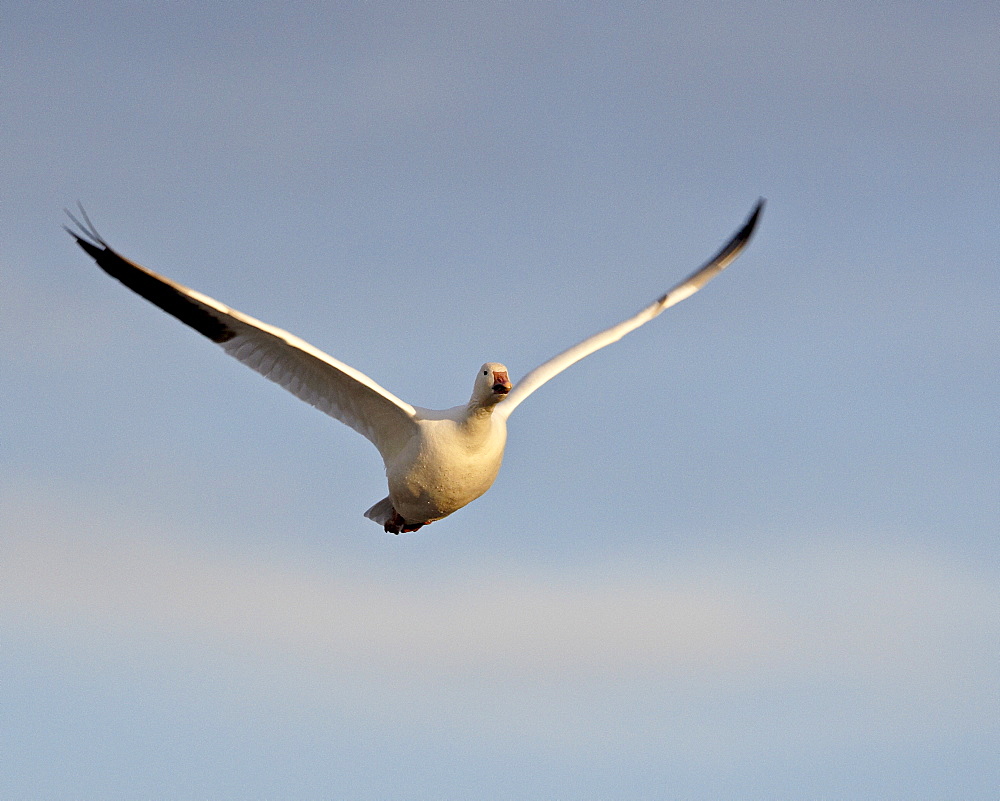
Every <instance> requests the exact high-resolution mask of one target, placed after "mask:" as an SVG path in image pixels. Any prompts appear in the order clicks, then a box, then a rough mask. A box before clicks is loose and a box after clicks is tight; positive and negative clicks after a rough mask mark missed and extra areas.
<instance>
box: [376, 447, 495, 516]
mask: <svg viewBox="0 0 1000 801" xmlns="http://www.w3.org/2000/svg"><path fill="white" fill-rule="evenodd" d="M503 446H504V441H503V438H500V439H499V440H498V441H487V442H483V443H461V447H456V443H455V442H454V441H452V440H451V438H446V439H445V441H444V442H442V441H440V439H439V438H436V437H429V438H426V439H424V440H423V441H421V442H419V443H417V447H416V448H414V449H411V451H410V452H409V453H404V454H400V458H399V459H398V460H396V463H395V464H392V465H386V474H387V477H388V479H389V497H390V498H391V499H392V505H393V508H395V510H396V511H397V512H398V513H399V514H400V515H402V516H403V518H404V519H405V520H407V521H410V522H418V523H428V522H430V521H432V520H440V519H441V518H442V517H447V516H448V515H450V514H451V513H452V512H454V511H456V510H458V509H461V508H462V507H463V506H465V505H466V504H468V503H471V502H472V501H474V500H475V499H476V498H478V497H479V496H480V495H482V494H483V493H484V492H486V490H488V489H489V488H490V487H491V486H493V482H494V481H495V480H496V477H497V473H498V472H499V471H500V464H501V462H502V461H503Z"/></svg>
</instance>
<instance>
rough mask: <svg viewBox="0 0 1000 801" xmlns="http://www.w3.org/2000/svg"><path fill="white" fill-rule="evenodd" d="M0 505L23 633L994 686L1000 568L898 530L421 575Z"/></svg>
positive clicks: (590, 677) (363, 661) (323, 659)
mask: <svg viewBox="0 0 1000 801" xmlns="http://www.w3.org/2000/svg"><path fill="white" fill-rule="evenodd" d="M3 505H4V507H5V508H4V511H5V516H4V517H5V523H4V524H2V525H0V528H2V529H4V531H3V542H4V546H3V558H2V560H0V615H2V617H3V619H5V620H6V621H7V623H8V625H10V624H16V625H17V626H26V627H27V628H29V629H30V630H32V631H33V632H34V634H35V635H44V636H51V637H56V638H58V637H59V636H61V634H60V633H65V632H67V631H71V632H76V633H77V634H86V633H88V632H89V633H91V634H93V635H94V636H96V637H99V638H100V639H105V640H106V639H107V638H109V637H110V638H112V639H116V640H121V641H123V642H126V643H127V642H130V641H133V642H140V643H141V642H147V643H148V642H150V641H153V642H157V643H159V644H160V646H164V645H169V647H171V648H173V647H181V648H183V647H185V646H191V647H197V648H208V649H216V650H219V651H222V652H231V653H235V652H259V653H269V654H281V658H282V659H284V660H286V661H289V662H291V663H298V664H299V665H300V666H302V667H307V668H308V669H310V670H319V671H321V672H322V673H325V674H329V675H355V676H364V675H371V674H382V675H390V674H395V675H405V676H406V677H408V679H407V680H408V681H418V682H419V681H420V680H421V679H422V677H423V678H429V679H430V680H432V681H436V680H438V679H440V678H441V677H442V676H449V677H452V678H462V677H483V676H490V677H492V678H493V680H497V681H517V682H529V683H541V684H547V683H550V682H561V681H567V680H572V681H579V682H590V681H604V680H611V679H614V680H627V681H657V680H661V679H662V680H669V681H672V682H677V681H681V682H695V683H697V684H699V685H706V684H707V685H713V684H715V683H723V684H725V683H727V682H732V681H758V680H761V679H764V678H767V677H772V678H773V677H776V676H781V675H795V676H798V677H800V678H802V677H805V678H809V679H816V678H826V679H836V680H839V681H853V680H857V679H858V678H859V677H866V678H867V679H870V680H872V681H875V682H878V683H880V684H882V683H884V684H885V685H886V686H895V687H897V688H899V687H904V688H908V690H909V691H920V690H921V688H925V689H926V688H928V687H933V686H934V685H936V684H937V683H938V682H947V681H951V682H961V683H962V684H963V686H966V687H970V688H973V689H974V688H975V686H977V685H980V687H979V688H980V689H982V688H983V687H982V685H983V684H984V682H985V684H987V685H988V684H995V683H996V682H995V679H994V678H991V677H992V676H993V671H992V670H991V667H990V666H991V665H995V664H996V660H997V657H998V648H997V646H996V643H997V642H1000V595H998V593H997V592H996V590H995V587H996V586H997V576H996V575H993V574H992V573H991V572H990V570H988V569H983V568H980V567H976V566H972V565H967V564H961V563H959V562H957V561H954V560H949V559H946V558H942V557H941V556H940V555H934V554H930V553H926V552H921V551H919V550H918V549H915V548H910V547H908V546H906V545H905V543H904V542H902V541H899V540H897V541H896V542H895V544H894V545H893V546H892V547H883V548H877V547H875V546H865V545H862V544H861V543H860V540H858V539H857V538H847V539H840V540H837V539H831V538H830V537H829V535H827V536H826V538H825V540H826V542H827V543H830V544H817V546H816V547H815V548H811V549H807V550H798V551H792V552H771V553H770V554H754V555H750V556H749V557H748V555H747V554H746V553H742V554H738V555H730V556H724V555H720V554H714V555H709V556H700V557H698V556H691V555H690V554H688V555H686V556H685V555H680V556H679V557H675V558H674V560H673V561H672V562H666V561H662V560H660V559H652V560H651V561H650V562H649V563H644V564H635V563H631V562H623V563H620V564H601V565H587V566H583V567H580V566H577V567H575V568H566V569H565V570H562V571H555V572H551V571H550V572H546V571H542V570H538V569H524V568H521V567H519V566H517V565H514V564H507V565H500V566H497V568H496V569H495V571H493V572H491V573H490V574H488V575H487V574H484V573H483V572H482V571H481V570H479V569H476V570H465V569H463V567H462V566H461V565H449V566H448V568H447V571H444V570H442V572H439V573H434V574H432V575H428V574H426V573H421V574H420V575H419V576H417V577H414V576H407V575H401V574H399V572H398V571H387V570H380V569H378V568H376V567H373V566H372V565H370V564H369V565H367V566H365V565H363V564H361V563H359V562H357V561H355V562H354V563H353V564H351V565H347V566H341V567H339V568H337V569H336V571H335V572H331V570H330V569H329V568H328V566H327V565H321V566H315V565H310V564H307V563H305V561H304V560H303V559H302V558H301V557H295V556H292V555H289V554H285V555H284V556H281V555H279V556H274V555H273V554H271V555H264V554H261V553H260V552H259V550H254V549H253V548H249V547H248V548H247V549H246V550H245V551H237V550H236V549H235V548H233V547H230V548H229V549H221V548H220V549H216V550H209V549H206V548H204V547H199V546H195V545H192V544H190V542H189V541H185V540H184V539H183V538H182V537H181V536H179V535H177V534H176V533H174V534H173V535H172V534H170V533H167V532H153V531H135V532H125V531H122V530H121V529H120V528H118V529H116V528H115V527H114V526H112V525H111V524H108V525H107V526H105V525H104V524H102V523H101V521H99V520H93V519H91V520H90V522H88V523H87V524H86V525H84V526H80V525H79V524H74V523H73V522H72V521H69V520H67V519H58V518H57V517H56V516H54V515H52V514H50V513H47V512H44V511H40V510H39V509H38V508H37V507H34V506H33V505H31V504H17V503H14V502H13V501H11V500H9V499H8V500H7V501H6V502H5V503H4V504H3ZM119 525H121V524H119ZM819 541H820V540H819V538H817V542H819Z"/></svg>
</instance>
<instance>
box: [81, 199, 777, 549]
mask: <svg viewBox="0 0 1000 801" xmlns="http://www.w3.org/2000/svg"><path fill="white" fill-rule="evenodd" d="M763 206H764V201H763V200H760V201H759V202H758V203H757V206H756V207H755V208H754V210H753V212H752V213H751V214H750V216H749V218H748V219H747V221H746V223H745V224H744V225H743V227H742V228H741V229H740V230H739V231H738V232H737V233H736V234H735V235H734V236H733V238H732V239H731V240H730V241H729V242H728V243H726V245H725V246H724V247H723V248H722V249H721V250H720V251H719V252H718V253H717V254H716V255H715V256H714V257H713V258H712V259H711V260H709V261H708V262H707V263H706V264H705V265H704V266H703V267H701V268H700V269H698V270H696V271H695V272H694V273H692V274H691V275H690V276H689V277H688V278H686V279H684V280H683V281H681V282H680V283H679V284H677V285H676V286H675V287H674V288H673V289H671V290H670V291H669V292H667V293H666V294H665V295H663V296H661V297H660V298H658V299H657V300H655V301H654V302H653V303H652V304H650V305H649V306H647V307H646V308H645V309H643V310H642V311H640V312H639V313H638V314H636V315H635V316H634V317H629V318H628V319H627V320H624V321H623V322H620V323H618V324H617V325H614V326H612V327H611V328H608V329H607V330H605V331H601V332H600V333H599V334H595V335H594V336H592V337H590V338H588V339H585V340H584V341H583V342H581V343H579V344H578V345H574V346H573V347H571V348H569V349H568V350H565V351H563V352H562V353H560V354H559V355H558V356H556V357H555V358H552V359H550V360H549V361H547V362H545V364H543V365H541V366H539V367H536V368H535V369H534V370H532V371H531V372H530V373H528V374H527V375H526V376H525V377H524V378H522V379H521V380H520V381H519V382H518V383H517V385H516V386H514V387H513V388H512V387H511V382H510V379H509V378H508V375H507V368H506V367H504V366H503V365H502V364H498V363H496V362H487V363H486V364H484V365H483V366H482V367H480V368H479V372H478V374H477V375H476V382H475V385H474V386H473V389H472V397H471V398H470V399H469V402H468V403H467V404H465V405H462V406H455V407H454V408H452V409H445V410H444V411H433V410H430V409H422V408H420V407H418V406H411V405H410V404H409V403H406V402H405V401H402V400H400V399H399V398H397V397H396V396H395V395H393V394H392V393H391V392H389V391H388V390H386V389H383V388H382V387H380V386H379V385H378V384H376V383H375V382H374V381H372V380H371V379H370V378H369V377H368V376H366V375H364V374H363V373H361V372H359V371H357V370H355V369H354V368H353V367H349V366H348V365H346V364H344V363H342V362H339V361H337V360H336V359H334V358H333V357H332V356H328V355H327V354H325V353H323V352H322V351H320V350H317V349H316V348H314V347H313V346H312V345H310V344H309V343H308V342H305V341H303V340H301V339H299V338H298V337H296V336H294V335H293V334H290V333H288V332H287V331H282V330H281V329H280V328H275V327H274V326H270V325H268V324H267V323H262V322H261V321H260V320H255V319H254V318H252V317H249V316H247V315H245V314H242V313H241V312H238V311H236V310H235V309H230V308H229V307H228V306H225V305H223V304H222V303H219V302H218V301H217V300H213V299H212V298H210V297H207V296H206V295H202V294H201V293H200V292H196V291H195V290H193V289H188V288H187V287H185V286H181V285H180V284H177V283H174V282H173V281H171V280H169V279H167V278H164V277H162V276H160V275H157V274H156V273H154V272H152V271H150V270H147V269H146V268H145V267H141V266H140V265H138V264H136V263H135V262H131V261H129V260H128V259H126V258H124V257H123V256H121V255H119V254H118V253H116V252H115V251H114V250H113V249H112V248H111V247H110V246H109V245H108V244H107V243H106V242H105V241H104V239H103V238H102V237H101V236H100V235H99V234H98V233H97V231H96V230H95V229H94V226H93V223H91V222H90V220H89V218H88V217H87V215H86V212H84V211H83V209H82V207H81V209H80V211H81V215H82V217H83V220H84V222H80V221H79V220H77V219H76V218H75V217H73V215H72V214H69V212H67V214H69V216H70V219H71V220H72V221H73V222H74V223H75V224H76V225H77V227H78V228H79V233H77V232H75V231H73V230H72V229H70V228H66V230H67V231H69V233H70V234H71V235H72V236H73V237H74V238H75V239H76V241H77V243H78V244H79V245H80V247H82V248H83V249H84V250H85V251H86V252H87V253H89V254H90V255H91V256H92V257H93V258H94V260H95V261H96V262H97V264H98V265H99V266H100V267H101V269H103V270H104V271H105V272H106V273H108V275H110V276H112V277H113V278H116V279H118V280H119V281H121V282H122V283H123V284H125V286H127V287H128V288H129V289H131V290H133V291H135V292H137V293H138V294H140V295H142V296H143V297H144V298H146V299H147V300H149V301H151V302H152V303H155V304H156V305H157V306H159V307H160V308H161V309H163V310H164V311H166V312H168V313H169V314H172V315H174V317H176V318H177V319H178V320H180V321H181V322H183V323H186V324H187V325H189V326H191V327H192V328H194V329H195V330H196V331H198V332H200V333H202V334H204V335H205V336H207V337H208V338H209V339H211V340H212V341H213V342H217V343H218V344H219V345H221V346H222V347H223V349H224V350H225V351H226V352H227V353H228V354H229V355H230V356H234V357H235V358H237V359H239V360H240V361H241V362H243V363H244V364H245V365H247V366H248V367H252V368H253V369H254V370H256V371H257V372H258V373H260V374H261V375H263V376H265V377H266V378H269V379H270V380H272V381H274V382H276V383H278V384H280V385H281V386H283V387H284V388H285V389H287V390H288V391H289V392H291V393H292V394H294V395H296V396H297V397H299V398H301V399H302V400H304V401H305V402H306V403H309V404H311V405H312V406H315V407H316V408H317V409H319V410H320V411H323V412H326V413H327V414H328V415H330V416H331V417H335V418H336V419H338V420H340V421H341V422H342V423H346V424H347V425H349V426H350V427H351V428H353V429H354V430H355V431H357V432H358V433H359V434H362V435H364V436H365V437H367V438H368V439H369V440H371V442H372V443H373V444H374V445H375V447H376V448H378V450H379V453H380V454H381V455H382V460H383V462H384V463H385V473H386V476H387V478H388V483H389V495H388V496H387V497H385V498H383V499H382V500H381V501H379V502H378V503H376V504H375V505H374V506H372V507H371V508H370V509H369V510H368V511H367V512H365V517H367V518H369V519H370V520H374V521H375V522H376V523H378V524H380V525H382V526H383V527H384V528H385V530H386V531H387V532H392V533H393V534H398V533H399V532H401V531H406V532H409V531H416V530H417V529H419V528H420V527H421V526H424V525H427V524H428V523H432V522H434V521H435V520H440V519H441V518H443V517H446V516H448V515H450V514H451V513H452V512H454V511H457V510H458V509H461V508H462V507H463V506H465V505H466V504H467V503H470V502H471V501H474V500H475V499H476V498H478V497H479V496H480V495H482V494H483V493H484V492H486V490H488V489H489V488H490V486H491V485H492V484H493V481H494V479H495V478H496V476H497V473H498V472H499V470H500V463H501V461H502V460H503V452H504V445H505V444H506V441H507V418H508V417H509V416H510V413H511V412H512V411H514V409H515V408H517V406H518V405H519V404H520V403H521V402H522V401H523V400H524V399H525V398H527V397H528V396H529V395H530V394H531V393H532V392H534V391H535V390H536V389H538V388H539V387H540V386H541V385H542V384H544V383H545V382H546V381H548V380H549V379H550V378H553V377H554V376H556V375H558V374H559V373H561V372H562V371H563V370H565V369H566V368H567V367H569V366H570V365H571V364H574V363H575V362H578V361H579V360H580V359H582V358H583V357H584V356H587V355H589V354H591V353H593V352H594V351H596V350H598V349H600V348H603V347H604V346H605V345H610V344H611V343H612V342H617V341H618V340H619V339H621V338H622V337H623V336H625V334H627V333H629V331H633V330H634V329H636V328H638V327H639V326H641V325H643V324H644V323H647V322H649V321H650V320H652V319H653V318H654V317H656V316H657V315H658V314H660V312H662V311H664V310H665V309H668V308H670V307H671V306H673V305H674V304H675V303H680V301H682V300H684V299H685V298H688V297H690V296H691V295H693V294H694V293H695V292H697V291H698V290H699V289H701V288H702V287H703V286H704V285H705V284H707V283H708V282H709V281H710V280H711V279H712V278H714V277H715V276H716V275H718V274H719V273H720V272H722V270H724V269H725V268H726V267H727V266H728V265H729V264H730V263H731V262H732V261H733V260H734V259H735V258H736V257H737V256H738V255H739V254H740V252H741V251H742V250H743V248H744V247H745V246H746V244H747V242H748V241H749V239H750V236H751V235H752V234H753V231H754V227H755V226H756V224H757V218H758V217H759V216H760V213H761V209H762V208H763Z"/></svg>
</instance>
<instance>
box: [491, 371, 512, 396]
mask: <svg viewBox="0 0 1000 801" xmlns="http://www.w3.org/2000/svg"><path fill="white" fill-rule="evenodd" d="M510 388H511V383H510V379H509V378H507V373H506V372H505V371H504V370H494V371H493V392H494V393H496V394H497V395H506V394H507V393H508V392H510Z"/></svg>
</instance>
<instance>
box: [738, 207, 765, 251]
mask: <svg viewBox="0 0 1000 801" xmlns="http://www.w3.org/2000/svg"><path fill="white" fill-rule="evenodd" d="M766 203H767V200H765V199H764V198H758V200H757V205H756V206H754V207H753V211H752V212H750V216H749V217H747V221H746V222H745V223H744V224H743V227H742V228H741V229H740V231H739V233H738V234H736V237H735V238H736V239H737V241H739V242H746V241H747V240H748V239H749V238H750V237H751V236H753V232H754V229H756V227H757V220H758V219H759V218H760V213H761V212H762V211H763V210H764V205H765V204H766Z"/></svg>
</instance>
